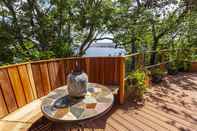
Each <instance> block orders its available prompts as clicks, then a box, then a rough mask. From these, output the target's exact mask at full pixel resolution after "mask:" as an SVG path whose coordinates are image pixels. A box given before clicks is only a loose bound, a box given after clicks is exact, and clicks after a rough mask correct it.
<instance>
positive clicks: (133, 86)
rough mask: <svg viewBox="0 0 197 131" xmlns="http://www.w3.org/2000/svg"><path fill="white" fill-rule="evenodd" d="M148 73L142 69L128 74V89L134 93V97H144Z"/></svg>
mask: <svg viewBox="0 0 197 131" xmlns="http://www.w3.org/2000/svg"><path fill="white" fill-rule="evenodd" d="M145 80H146V73H145V72H144V71H142V70H136V71H134V72H131V73H129V74H128V76H127V80H126V90H127V91H128V92H131V93H132V97H133V98H134V99H142V98H143V95H144V93H145V92H146V90H147V85H146V81H145Z"/></svg>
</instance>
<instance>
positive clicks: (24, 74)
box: [18, 65, 34, 103]
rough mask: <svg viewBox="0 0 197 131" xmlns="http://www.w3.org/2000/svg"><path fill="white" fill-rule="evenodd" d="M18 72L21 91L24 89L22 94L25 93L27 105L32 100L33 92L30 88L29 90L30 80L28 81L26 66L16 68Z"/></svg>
mask: <svg viewBox="0 0 197 131" xmlns="http://www.w3.org/2000/svg"><path fill="white" fill-rule="evenodd" d="M18 71H19V75H20V78H21V82H22V86H23V89H24V92H25V96H26V100H27V103H29V102H31V101H32V100H34V95H33V91H32V88H31V83H30V80H29V76H28V72H27V68H26V65H21V66H18Z"/></svg>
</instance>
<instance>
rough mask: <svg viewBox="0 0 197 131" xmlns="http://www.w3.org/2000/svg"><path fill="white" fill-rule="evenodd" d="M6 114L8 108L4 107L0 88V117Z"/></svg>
mask: <svg viewBox="0 0 197 131" xmlns="http://www.w3.org/2000/svg"><path fill="white" fill-rule="evenodd" d="M0 86H1V85H0ZM7 114H8V110H7V107H6V104H5V100H4V97H3V93H2V91H1V89H0V118H2V117H4V116H5V115H7Z"/></svg>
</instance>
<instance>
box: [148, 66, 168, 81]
mask: <svg viewBox="0 0 197 131" xmlns="http://www.w3.org/2000/svg"><path fill="white" fill-rule="evenodd" d="M165 74H166V72H165V71H164V70H162V69H160V68H154V69H151V71H150V75H151V77H152V82H153V83H160V82H161V81H162V78H163V77H164V76H165Z"/></svg>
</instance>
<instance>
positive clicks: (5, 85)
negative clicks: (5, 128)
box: [0, 69, 18, 112]
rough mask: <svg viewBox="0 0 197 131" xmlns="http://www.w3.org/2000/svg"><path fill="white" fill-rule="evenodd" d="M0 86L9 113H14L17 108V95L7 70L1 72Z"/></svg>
mask: <svg viewBox="0 0 197 131" xmlns="http://www.w3.org/2000/svg"><path fill="white" fill-rule="evenodd" d="M0 85H1V90H2V93H3V96H4V99H5V103H6V105H7V108H8V111H9V112H13V111H15V110H16V109H17V108H18V107H17V103H16V99H15V95H14V92H13V89H12V86H11V82H10V79H9V76H8V72H7V69H1V70H0Z"/></svg>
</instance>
